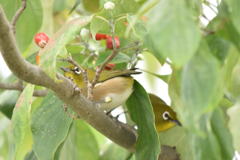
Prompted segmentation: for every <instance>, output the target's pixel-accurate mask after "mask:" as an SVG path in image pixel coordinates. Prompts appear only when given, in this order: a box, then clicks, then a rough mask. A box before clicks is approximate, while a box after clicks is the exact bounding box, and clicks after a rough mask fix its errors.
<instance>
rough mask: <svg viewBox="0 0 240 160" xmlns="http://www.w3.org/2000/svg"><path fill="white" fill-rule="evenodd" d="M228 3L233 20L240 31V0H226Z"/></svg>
mask: <svg viewBox="0 0 240 160" xmlns="http://www.w3.org/2000/svg"><path fill="white" fill-rule="evenodd" d="M226 3H227V4H228V8H229V12H230V16H231V19H232V22H233V24H234V25H235V28H236V29H237V30H238V32H239V33H240V17H239V9H240V1H239V0H226Z"/></svg>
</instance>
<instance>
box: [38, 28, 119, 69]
mask: <svg viewBox="0 0 240 160" xmlns="http://www.w3.org/2000/svg"><path fill="white" fill-rule="evenodd" d="M95 39H96V40H97V41H99V40H106V47H107V48H108V49H113V39H112V37H111V36H109V35H107V34H101V33H97V34H96V36H95ZM114 40H115V44H116V48H119V47H120V40H119V38H118V37H114ZM34 41H35V43H36V44H37V45H38V46H39V47H40V48H44V47H45V46H46V44H47V43H48V41H49V37H48V36H47V34H45V33H43V32H41V33H37V34H36V35H35V37H34ZM36 63H37V65H39V64H40V55H39V54H37V55H36ZM114 67H115V64H114V63H109V64H107V65H106V66H105V69H106V70H112V69H113V68H114Z"/></svg>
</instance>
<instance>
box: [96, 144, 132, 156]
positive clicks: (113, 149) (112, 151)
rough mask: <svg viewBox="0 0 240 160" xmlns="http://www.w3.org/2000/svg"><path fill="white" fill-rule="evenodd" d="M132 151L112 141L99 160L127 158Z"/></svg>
mask: <svg viewBox="0 0 240 160" xmlns="http://www.w3.org/2000/svg"><path fill="white" fill-rule="evenodd" d="M129 154H130V152H128V151H127V150H126V149H124V148H122V147H120V146H118V145H116V144H114V143H112V144H110V145H109V146H108V148H107V149H106V150H105V151H104V152H103V154H102V155H101V157H100V159H99V160H126V158H127V156H129Z"/></svg>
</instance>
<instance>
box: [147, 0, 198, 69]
mask: <svg viewBox="0 0 240 160" xmlns="http://www.w3.org/2000/svg"><path fill="white" fill-rule="evenodd" d="M149 17H151V19H150V21H149V24H148V28H149V36H150V38H151V40H152V43H153V44H152V45H153V46H154V47H153V48H155V49H156V50H157V52H156V53H154V54H156V55H158V54H159V55H160V56H162V57H164V58H166V57H168V58H170V59H171V61H172V62H173V64H174V65H176V66H177V67H180V66H182V65H183V64H185V63H186V62H187V61H188V60H189V59H190V58H191V57H192V56H193V55H194V53H195V51H196V50H197V48H198V45H199V42H200V31H199V28H198V27H197V25H196V24H195V22H194V19H193V14H192V12H190V10H189V9H188V8H187V6H186V4H185V1H184V0H178V1H176V0H161V1H160V2H159V4H158V5H157V6H156V7H155V8H154V9H153V11H152V12H151V13H150V15H149ZM156 57H158V56H156Z"/></svg>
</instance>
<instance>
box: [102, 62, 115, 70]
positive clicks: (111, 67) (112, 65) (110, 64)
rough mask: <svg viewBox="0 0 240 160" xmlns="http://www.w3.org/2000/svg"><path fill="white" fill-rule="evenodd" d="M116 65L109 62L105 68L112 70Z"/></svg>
mask: <svg viewBox="0 0 240 160" xmlns="http://www.w3.org/2000/svg"><path fill="white" fill-rule="evenodd" d="M114 67H115V64H114V63H108V64H107V65H106V66H105V67H104V69H105V70H112V69H113V68H114Z"/></svg>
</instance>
